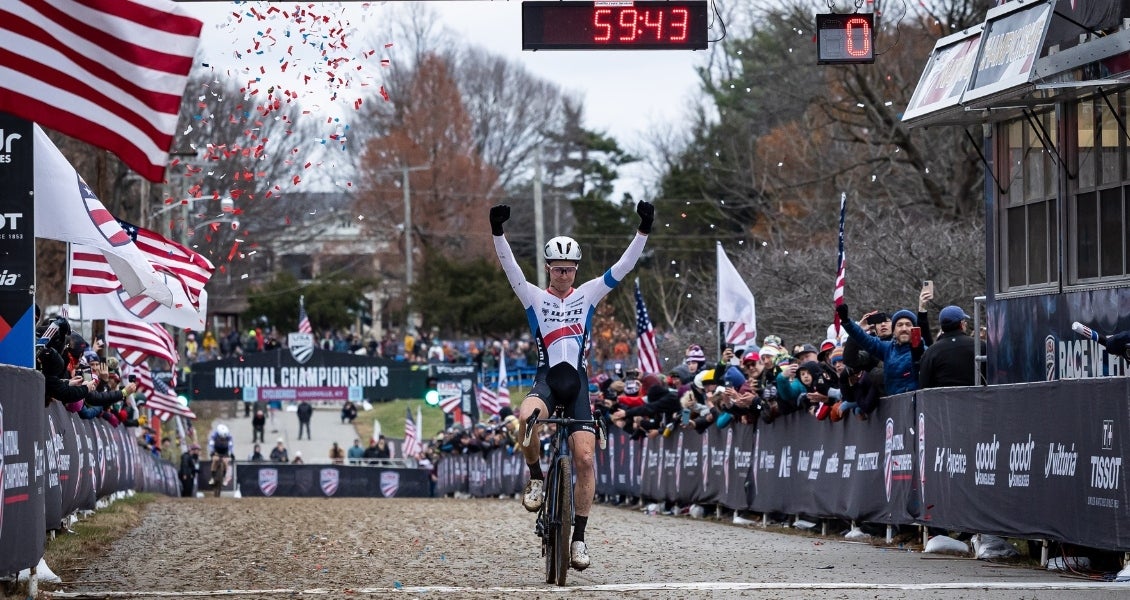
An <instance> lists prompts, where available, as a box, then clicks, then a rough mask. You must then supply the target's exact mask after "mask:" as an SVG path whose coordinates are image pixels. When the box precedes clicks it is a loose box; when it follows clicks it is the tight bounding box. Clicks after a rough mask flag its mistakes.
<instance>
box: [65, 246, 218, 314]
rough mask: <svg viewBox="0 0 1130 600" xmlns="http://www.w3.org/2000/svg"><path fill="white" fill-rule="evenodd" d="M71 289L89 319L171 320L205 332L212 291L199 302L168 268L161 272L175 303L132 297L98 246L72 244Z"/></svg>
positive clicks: (202, 296) (145, 297)
mask: <svg viewBox="0 0 1130 600" xmlns="http://www.w3.org/2000/svg"><path fill="white" fill-rule="evenodd" d="M70 265H71V267H70V270H69V273H70V278H69V281H70V283H69V285H68V290H69V291H70V292H71V293H73V294H78V301H79V305H80V306H82V311H83V313H82V314H83V315H85V316H86V318H88V319H117V320H125V321H130V320H133V319H134V318H137V319H140V320H142V321H145V322H147V323H167V324H169V325H174V326H176V327H180V328H182V329H189V330H193V331H203V330H204V328H205V324H206V321H205V317H206V316H207V313H208V292H205V291H201V292H200V295H199V296H197V298H196V302H195V304H194V303H193V302H192V301H191V300H189V297H188V291H187V289H186V287H185V286H184V285H183V284H182V282H181V280H180V279H178V278H177V277H176V276H175V275H172V274H171V273H169V272H167V271H160V270H159V271H160V272H158V273H157V275H158V276H159V277H161V278H162V280H163V281H165V283H166V285H167V287H168V289H169V290H170V291H171V292H172V296H173V303H172V306H168V307H167V306H164V305H163V304H161V303H160V302H157V301H156V300H154V299H153V298H150V297H149V296H145V295H137V296H130V295H129V294H127V293H126V291H125V290H124V289H122V286H121V282H120V281H118V278H117V276H115V275H114V270H113V268H112V267H111V266H110V263H109V262H107V261H106V257H105V255H103V254H102V253H101V252H99V251H98V250H97V249H96V248H91V247H89V246H83V245H80V244H70Z"/></svg>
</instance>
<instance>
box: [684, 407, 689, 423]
mask: <svg viewBox="0 0 1130 600" xmlns="http://www.w3.org/2000/svg"><path fill="white" fill-rule="evenodd" d="M690 422H691V409H689V408H684V409H683V425H688V424H690Z"/></svg>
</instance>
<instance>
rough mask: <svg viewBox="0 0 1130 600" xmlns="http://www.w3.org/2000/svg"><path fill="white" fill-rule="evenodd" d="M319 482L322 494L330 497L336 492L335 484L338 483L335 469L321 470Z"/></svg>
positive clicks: (338, 478)
mask: <svg viewBox="0 0 1130 600" xmlns="http://www.w3.org/2000/svg"><path fill="white" fill-rule="evenodd" d="M319 481H320V482H321V484H322V493H324V494H325V495H327V496H332V495H334V494H335V493H336V492H337V484H338V482H339V481H340V477H339V475H338V471H337V469H322V472H321V476H320V477H319Z"/></svg>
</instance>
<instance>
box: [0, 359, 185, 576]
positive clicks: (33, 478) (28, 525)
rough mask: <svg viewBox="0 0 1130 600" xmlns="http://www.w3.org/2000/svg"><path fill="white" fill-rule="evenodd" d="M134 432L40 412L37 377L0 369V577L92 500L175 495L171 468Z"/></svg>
mask: <svg viewBox="0 0 1130 600" xmlns="http://www.w3.org/2000/svg"><path fill="white" fill-rule="evenodd" d="M136 433H137V432H136V431H135V430H133V429H128V428H124V427H113V426H111V425H110V424H109V423H107V422H106V421H103V420H102V419H96V420H84V419H80V418H79V417H78V415H77V414H75V413H69V412H67V411H66V410H65V409H63V407H62V405H61V404H59V403H58V402H52V403H51V404H50V405H49V406H48V407H47V408H44V407H43V376H42V375H41V374H40V373H39V372H38V371H36V370H34V369H26V368H22V367H14V366H11V365H0V577H5V576H8V575H12V574H15V573H17V572H19V571H21V570H23V569H27V568H30V567H33V566H35V565H36V564H38V563H39V559H40V558H42V556H43V549H44V545H45V543H46V532H47V530H48V529H58V528H59V527H61V524H62V521H63V519H64V518H65V517H66V516H67V515H69V514H71V513H73V512H75V511H77V510H90V509H93V508H95V503H96V502H97V500H98V498H102V497H105V496H109V495H110V494H113V493H115V492H121V491H126V490H135V491H139V492H155V493H159V494H165V495H169V496H176V495H177V493H178V490H179V486H178V483H177V472H176V468H174V467H173V465H171V464H169V463H168V462H167V461H162V460H161V459H159V458H158V457H155V456H153V455H152V454H151V453H148V452H143V451H142V450H141V448H140V447H138V445H137V438H136Z"/></svg>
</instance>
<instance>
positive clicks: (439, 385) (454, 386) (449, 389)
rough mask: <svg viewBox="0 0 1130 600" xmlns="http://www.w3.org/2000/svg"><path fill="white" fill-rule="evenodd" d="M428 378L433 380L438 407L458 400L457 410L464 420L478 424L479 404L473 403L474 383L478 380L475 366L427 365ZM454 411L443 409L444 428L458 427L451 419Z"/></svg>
mask: <svg viewBox="0 0 1130 600" xmlns="http://www.w3.org/2000/svg"><path fill="white" fill-rule="evenodd" d="M428 369H429V371H430V375H429V377H431V378H433V379H435V384H436V392H438V393H439V396H440V405H442V406H446V405H448V404H450V403H453V402H455V401H456V399H458V402H459V410H461V411H462V414H463V417H464V420H466V419H467V418H470V422H471V423H478V422H479V403H478V402H476V401H475V382H477V381H478V380H479V369H478V367H476V366H475V365H445V364H438V365H429V366H428ZM453 413H454V409H452V410H451V411H448V410H447V409H446V408H445V409H444V427H450V426H452V425H459V424H460V423H455V421H454V418H453Z"/></svg>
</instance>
